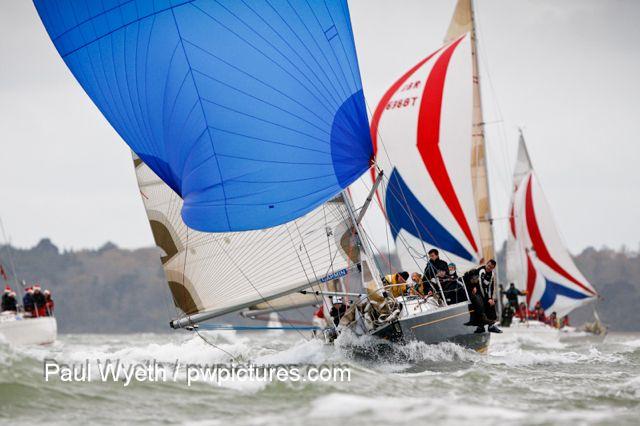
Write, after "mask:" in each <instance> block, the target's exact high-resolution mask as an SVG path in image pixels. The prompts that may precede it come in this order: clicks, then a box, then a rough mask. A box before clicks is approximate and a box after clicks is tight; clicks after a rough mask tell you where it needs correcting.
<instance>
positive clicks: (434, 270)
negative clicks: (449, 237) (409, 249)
mask: <svg viewBox="0 0 640 426" xmlns="http://www.w3.org/2000/svg"><path fill="white" fill-rule="evenodd" d="M438 272H441V273H440V275H441V276H444V275H446V274H447V273H448V272H449V265H447V262H445V261H444V260H442V259H440V256H439V253H438V250H436V249H431V250H429V261H428V262H427V266H425V268H424V275H423V276H424V278H425V279H426V280H427V281H429V282H431V280H432V279H433V278H435V277H437V276H438ZM443 273H444V275H443Z"/></svg>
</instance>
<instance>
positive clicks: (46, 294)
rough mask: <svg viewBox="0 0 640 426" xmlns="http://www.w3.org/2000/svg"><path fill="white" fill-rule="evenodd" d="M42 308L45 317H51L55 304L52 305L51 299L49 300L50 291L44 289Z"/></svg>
mask: <svg viewBox="0 0 640 426" xmlns="http://www.w3.org/2000/svg"><path fill="white" fill-rule="evenodd" d="M44 307H45V311H46V312H45V313H46V315H47V316H48V317H52V316H53V308H54V307H55V303H53V299H52V298H51V291H49V289H46V290H45V291H44Z"/></svg>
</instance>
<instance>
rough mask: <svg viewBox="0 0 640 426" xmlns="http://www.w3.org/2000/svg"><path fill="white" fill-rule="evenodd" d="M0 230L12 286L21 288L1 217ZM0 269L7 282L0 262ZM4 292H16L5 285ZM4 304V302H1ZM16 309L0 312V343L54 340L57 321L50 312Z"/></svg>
mask: <svg viewBox="0 0 640 426" xmlns="http://www.w3.org/2000/svg"><path fill="white" fill-rule="evenodd" d="M0 231H2V236H3V239H4V241H5V246H4V247H5V249H6V252H7V253H6V257H7V258H8V260H9V264H10V265H11V274H12V275H13V280H12V281H13V288H14V289H18V288H23V287H24V281H23V282H22V284H21V283H20V281H19V280H18V275H17V273H16V268H15V265H14V262H13V255H12V254H11V251H10V248H9V239H8V238H7V234H6V232H5V229H4V224H3V222H2V219H0ZM0 270H1V272H2V274H1V275H2V276H3V278H4V279H5V281H7V282H9V280H10V278H9V276H8V275H7V273H6V272H5V270H4V268H3V266H2V265H1V264H0ZM4 293H5V294H6V293H13V296H14V297H15V298H18V297H19V296H18V294H19V293H18V294H17V293H16V292H15V291H12V288H11V287H10V286H8V285H7V286H6V288H5V292H4ZM3 304H4V303H3ZM16 307H17V308H18V309H15V310H14V309H12V310H6V311H2V312H0V344H2V343H7V344H9V345H46V344H50V343H53V342H55V340H56V338H57V335H58V323H57V321H56V318H55V317H54V316H53V314H52V312H49V315H43V316H38V313H37V310H36V311H34V315H32V314H31V313H25V312H23V311H22V309H21V307H20V306H16Z"/></svg>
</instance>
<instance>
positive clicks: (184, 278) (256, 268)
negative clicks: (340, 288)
mask: <svg viewBox="0 0 640 426" xmlns="http://www.w3.org/2000/svg"><path fill="white" fill-rule="evenodd" d="M134 164H135V170H136V176H137V179H138V184H139V186H140V192H141V195H142V200H143V202H144V206H145V209H146V211H147V215H148V217H149V222H150V224H151V230H152V231H153V236H154V239H155V241H156V244H157V245H158V247H160V248H161V249H162V251H163V256H162V264H163V267H164V271H165V274H166V277H167V281H168V282H169V288H170V289H171V293H172V296H173V300H174V302H175V305H176V307H178V308H179V309H180V311H181V314H186V315H189V316H192V315H194V314H198V313H202V312H206V313H207V314H210V315H211V316H218V315H223V314H225V313H229V312H235V311H238V310H240V309H243V308H248V307H249V306H252V305H255V304H258V306H257V308H260V309H268V308H275V309H276V310H277V309H278V308H281V307H283V305H284V304H286V303H289V302H290V303H298V302H302V301H306V302H309V301H310V299H311V298H312V297H314V296H302V295H298V296H296V295H292V296H285V295H287V294H290V293H294V292H296V291H297V290H301V289H304V288H309V287H311V286H312V285H313V284H316V285H317V284H318V283H319V282H322V281H324V280H325V279H326V277H329V278H331V276H332V274H335V275H339V274H341V272H342V271H344V270H351V268H354V263H353V262H351V260H350V259H349V256H351V257H353V254H354V253H353V252H351V249H350V247H351V246H350V244H351V242H352V239H351V233H350V231H349V229H350V228H349V227H348V225H347V223H349V214H348V211H347V210H346V208H345V206H344V203H343V201H342V196H338V197H337V198H335V199H333V200H331V201H329V202H327V203H325V204H324V205H322V206H320V207H319V208H317V209H315V210H313V211H312V212H310V213H308V214H307V215H305V216H303V217H301V218H299V219H297V220H295V221H293V222H291V223H288V224H284V225H280V226H277V227H273V228H269V229H264V230H259V231H245V232H227V233H217V234H211V233H203V232H199V231H194V230H192V229H189V228H188V227H187V226H186V225H185V223H184V222H183V221H182V218H181V216H180V209H181V207H182V200H181V199H180V197H178V196H177V195H176V194H175V192H173V191H172V190H171V188H169V186H167V185H166V184H165V183H164V182H163V181H162V180H161V179H160V178H159V177H158V176H157V175H156V174H155V173H154V172H153V171H152V170H151V169H150V168H149V167H147V166H146V164H145V163H143V162H142V161H141V160H140V159H139V158H138V157H137V156H135V155H134ZM341 244H342V245H341ZM342 247H344V249H343V248H342ZM345 249H346V250H345ZM270 300H274V301H273V303H272V302H270ZM319 302H321V301H319Z"/></svg>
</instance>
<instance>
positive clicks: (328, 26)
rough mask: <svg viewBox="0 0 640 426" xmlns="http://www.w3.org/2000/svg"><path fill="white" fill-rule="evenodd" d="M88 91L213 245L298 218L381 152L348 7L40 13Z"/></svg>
mask: <svg viewBox="0 0 640 426" xmlns="http://www.w3.org/2000/svg"><path fill="white" fill-rule="evenodd" d="M35 5H36V8H37V10H38V13H39V14H40V17H41V19H42V22H43V23H44V25H45V27H46V29H47V31H48V33H49V36H50V37H51V39H52V40H53V43H54V45H55V47H56V48H57V49H58V52H59V53H60V55H61V56H62V58H63V59H64V61H65V62H66V64H67V66H68V67H69V68H70V69H71V71H72V72H73V74H74V76H75V77H76V79H77V80H78V81H79V82H80V84H81V85H82V87H83V88H84V90H85V91H86V92H87V94H88V95H89V96H90V97H91V99H92V100H93V102H94V103H95V104H96V105H97V106H98V108H99V109H100V111H101V112H102V113H103V114H104V116H105V117H106V118H107V119H108V120H109V122H110V123H111V124H112V125H113V127H114V128H115V129H116V131H117V132H118V133H119V134H120V136H122V138H123V139H124V140H125V142H126V143H127V144H128V145H129V146H130V147H131V149H133V151H135V152H136V154H138V156H140V158H141V159H142V160H143V161H144V162H145V163H146V164H147V165H148V166H149V167H150V168H151V169H152V170H153V171H154V172H155V173H156V174H157V175H158V176H159V177H160V178H161V179H162V180H163V181H164V182H166V183H167V184H168V185H169V186H170V187H171V188H172V189H173V190H174V191H175V192H176V193H177V194H179V195H180V196H181V197H182V198H183V200H184V207H183V210H182V217H183V219H184V221H185V223H186V224H187V225H188V226H189V227H191V228H194V229H197V230H200V231H208V232H225V231H243V230H250V229H262V228H267V227H271V226H275V225H278V224H282V223H285V222H288V221H290V220H293V219H295V218H298V217H300V216H302V215H304V214H305V213H307V212H309V211H311V210H312V209H314V208H315V207H317V206H319V205H320V204H322V203H323V202H325V201H327V200H328V199H330V198H331V197H333V196H334V195H336V194H337V193H338V192H340V191H341V190H342V189H344V188H346V187H347V186H348V185H349V184H350V183H352V182H353V181H354V180H355V179H357V178H358V177H359V176H360V175H361V174H362V173H364V172H365V171H366V170H367V169H368V167H369V164H370V160H371V156H372V147H371V141H370V137H369V123H368V118H367V114H366V107H365V101H364V97H363V93H362V83H361V81H360V72H359V69H358V62H357V57H356V52H355V47H354V42H353V33H352V29H351V23H350V19H349V10H348V7H347V2H346V0H217V1H216V0H193V1H184V0H83V1H73V0H35Z"/></svg>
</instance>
